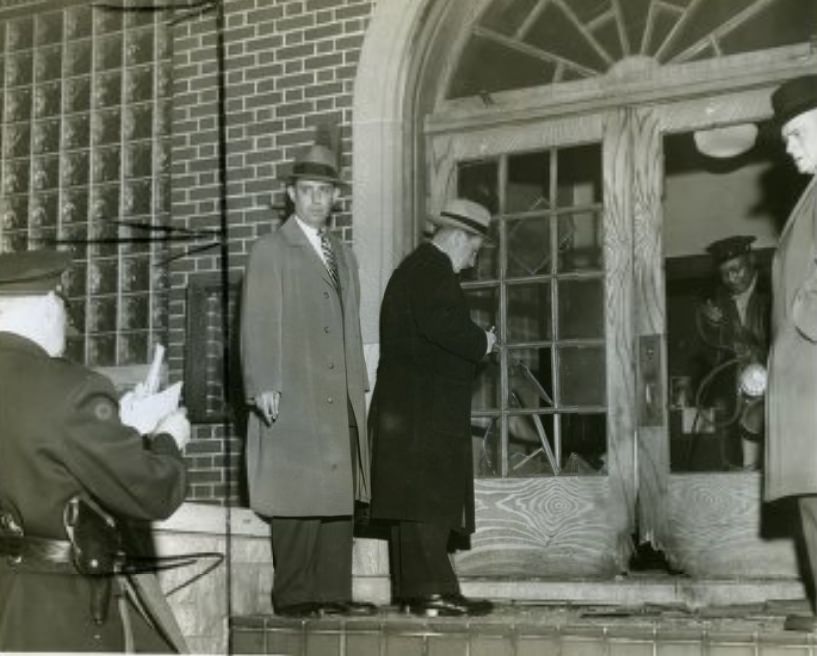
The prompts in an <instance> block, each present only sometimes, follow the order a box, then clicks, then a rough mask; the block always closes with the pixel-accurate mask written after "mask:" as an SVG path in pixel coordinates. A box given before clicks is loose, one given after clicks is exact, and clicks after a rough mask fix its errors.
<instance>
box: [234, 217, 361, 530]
mask: <svg viewBox="0 0 817 656" xmlns="http://www.w3.org/2000/svg"><path fill="white" fill-rule="evenodd" d="M331 240H332V244H333V249H334V252H335V256H336V260H337V266H338V276H339V278H340V287H341V292H340V294H338V291H337V290H336V288H335V286H334V284H333V283H332V279H331V277H330V276H329V272H328V271H327V269H326V266H325V265H324V264H323V261H322V260H321V258H320V256H319V255H318V254H317V253H316V252H315V250H314V248H313V247H312V245H311V244H310V243H309V240H308V239H307V237H306V235H305V234H304V232H303V230H301V228H300V226H299V225H298V224H297V222H296V221H295V219H294V218H290V219H289V220H288V221H286V222H284V223H283V224H282V225H281V227H280V228H278V229H277V230H275V231H273V232H272V233H270V234H268V235H265V236H264V237H261V238H260V239H259V240H258V241H257V242H256V243H255V245H254V246H253V249H252V252H251V253H250V258H249V262H248V264H247V270H246V274H245V277H244V295H243V302H242V318H241V359H242V368H243V375H244V389H245V394H246V396H247V398H248V399H251V398H253V397H254V396H256V395H257V394H260V393H261V392H264V391H279V392H280V393H281V401H280V408H279V415H278V419H277V420H276V421H275V422H273V424H272V425H271V426H267V425H266V424H265V423H264V422H263V421H262V420H261V418H260V417H259V416H258V415H256V414H252V415H250V418H249V421H248V427H247V447H246V448H247V452H246V466H247V480H248V486H249V493H250V506H251V507H252V509H253V510H255V511H256V512H257V513H259V514H260V515H263V516H265V517H272V516H282V517H287V516H290V517H309V516H312V517H314V516H339V515H351V514H352V513H353V509H354V500H355V498H357V499H359V500H361V501H368V498H369V465H370V459H369V450H368V442H367V440H366V439H365V437H366V431H365V430H364V427H365V426H366V423H365V416H364V412H365V406H364V394H365V391H366V389H367V386H368V382H367V376H366V367H365V364H364V360H363V342H362V340H361V336H360V315H359V307H360V301H359V299H360V282H359V278H358V271H357V261H356V260H355V257H354V255H353V253H352V249H351V248H349V247H348V246H346V245H345V244H343V243H342V242H340V241H339V240H337V239H335V238H334V237H331ZM347 398H348V403H347ZM350 406H351V408H352V410H353V412H354V414H355V417H354V419H355V421H356V423H357V426H358V427H359V429H360V430H359V431H358V434H359V436H360V439H359V440H358V444H356V445H353V446H352V447H351V448H350V440H349V419H350V418H349V410H348V408H349V407H350ZM353 452H354V457H355V459H356V462H355V463H354V465H355V466H353V462H352V458H353V455H352V453H353Z"/></svg>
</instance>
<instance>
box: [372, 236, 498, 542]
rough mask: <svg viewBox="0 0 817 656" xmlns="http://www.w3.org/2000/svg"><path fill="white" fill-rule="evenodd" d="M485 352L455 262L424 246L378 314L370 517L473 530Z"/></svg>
mask: <svg viewBox="0 0 817 656" xmlns="http://www.w3.org/2000/svg"><path fill="white" fill-rule="evenodd" d="M486 348H487V341H486V337H485V331H484V330H483V329H481V328H480V327H479V326H477V325H476V324H475V323H474V322H473V321H472V320H471V318H470V315H469V311H468V306H467V304H466V300H465V295H464V294H463V292H462V289H461V288H460V285H459V281H458V279H457V276H456V274H455V273H454V270H453V268H452V266H451V260H450V259H449V258H448V256H447V255H446V254H445V253H443V252H442V251H440V250H439V249H438V248H437V247H436V246H434V245H433V244H428V243H426V244H422V245H421V246H419V247H418V248H417V249H416V250H415V251H414V252H413V253H411V254H410V255H409V256H408V257H407V258H406V259H405V260H404V261H403V262H402V263H401V264H400V266H399V267H398V268H397V269H396V270H395V272H394V273H393V274H392V277H391V279H390V280H389V284H388V286H387V287H386V292H385V295H384V297H383V305H382V309H381V313H380V362H379V364H378V369H377V382H376V385H375V391H374V397H373V399H372V408H371V412H370V425H369V427H370V435H371V438H372V450H373V452H372V507H371V513H372V517H373V518H380V519H393V520H394V519H396V520H414V521H425V522H430V523H435V524H443V525H447V526H450V527H451V528H452V529H454V530H457V531H461V532H465V533H471V532H473V530H474V483H473V461H472V455H471V428H470V426H471V424H470V410H471V387H472V384H473V380H474V375H475V373H476V367H477V363H478V362H479V361H480V360H481V359H482V357H483V356H484V355H485V349H486Z"/></svg>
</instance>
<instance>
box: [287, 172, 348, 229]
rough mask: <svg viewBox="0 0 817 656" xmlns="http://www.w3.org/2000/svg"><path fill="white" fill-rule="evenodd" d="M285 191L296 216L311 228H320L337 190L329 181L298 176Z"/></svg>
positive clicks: (329, 210)
mask: <svg viewBox="0 0 817 656" xmlns="http://www.w3.org/2000/svg"><path fill="white" fill-rule="evenodd" d="M287 193H288V194H289V198H290V200H292V203H293V205H295V214H297V215H298V218H299V219H301V221H303V222H304V223H306V224H307V225H310V226H312V227H313V228H322V227H323V226H324V224H325V223H326V219H328V218H329V213H330V212H331V210H332V205H333V204H334V202H335V200H337V197H338V193H339V192H338V189H337V187H335V185H333V184H332V183H331V182H326V181H323V180H310V179H308V178H299V179H298V180H296V181H295V182H294V184H291V185H290V186H288V187H287Z"/></svg>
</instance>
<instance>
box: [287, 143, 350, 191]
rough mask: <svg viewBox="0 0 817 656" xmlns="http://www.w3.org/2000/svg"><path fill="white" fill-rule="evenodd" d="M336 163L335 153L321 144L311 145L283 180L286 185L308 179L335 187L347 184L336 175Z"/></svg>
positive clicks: (297, 159)
mask: <svg viewBox="0 0 817 656" xmlns="http://www.w3.org/2000/svg"><path fill="white" fill-rule="evenodd" d="M337 161H338V160H337V157H336V156H335V153H333V152H332V151H331V150H330V149H329V148H327V147H326V146H323V145H321V144H313V145H312V146H310V147H309V148H308V149H307V150H306V151H305V152H304V153H303V154H302V155H301V156H300V157H297V158H296V159H295V162H293V164H292V168H291V170H290V172H289V174H288V175H287V176H286V177H285V178H284V180H285V182H286V183H287V184H292V183H293V182H295V180H298V179H302V178H308V179H310V180H321V181H324V182H331V183H332V184H336V185H346V184H347V183H346V182H344V181H343V180H341V178H340V176H339V175H338V166H337Z"/></svg>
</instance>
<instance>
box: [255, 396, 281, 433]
mask: <svg viewBox="0 0 817 656" xmlns="http://www.w3.org/2000/svg"><path fill="white" fill-rule="evenodd" d="M280 400H281V392H261V393H260V394H258V395H257V396H256V397H255V398H254V399H253V403H255V407H256V408H258V411H259V412H260V413H261V416H262V417H263V418H264V421H265V422H266V424H267V426H271V425H272V422H274V421H275V420H276V419H278V403H279V402H280Z"/></svg>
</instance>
